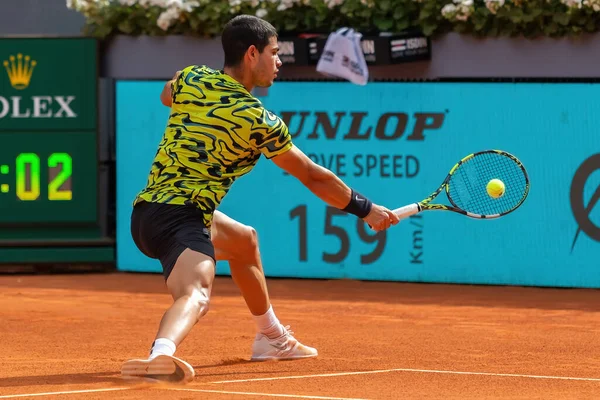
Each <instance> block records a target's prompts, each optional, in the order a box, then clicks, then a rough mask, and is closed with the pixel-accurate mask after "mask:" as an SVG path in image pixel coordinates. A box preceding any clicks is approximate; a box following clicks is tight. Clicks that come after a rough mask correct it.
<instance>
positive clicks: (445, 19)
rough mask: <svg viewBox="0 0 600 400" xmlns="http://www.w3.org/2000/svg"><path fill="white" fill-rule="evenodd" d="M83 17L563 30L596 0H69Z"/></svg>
mask: <svg viewBox="0 0 600 400" xmlns="http://www.w3.org/2000/svg"><path fill="white" fill-rule="evenodd" d="M67 7H69V8H72V9H74V10H76V11H78V12H80V13H82V14H83V15H84V16H85V18H86V25H85V28H84V33H85V34H87V35H90V36H95V37H100V38H106V37H108V36H111V35H116V34H125V35H151V36H164V35H192V36H199V37H214V36H217V35H219V33H220V32H221V29H222V27H223V25H224V24H225V23H226V22H227V21H228V20H229V19H231V18H232V17H233V16H235V15H238V14H253V15H258V16H260V17H262V18H264V19H266V20H268V21H269V22H271V23H272V24H273V25H274V26H275V27H276V28H277V29H278V30H279V32H280V34H281V35H286V34H297V33H312V32H315V33H328V32H331V31H332V30H335V29H337V28H339V27H342V26H349V27H353V28H355V29H357V30H359V31H361V32H363V33H364V34H376V33H378V32H400V31H403V30H406V29H412V28H414V29H418V30H421V31H422V32H423V33H425V34H426V35H430V36H438V35H441V34H444V33H447V32H452V31H454V32H461V33H465V34H471V35H473V36H478V37H485V36H488V37H489V36H492V37H493V36H524V37H528V38H533V37H540V36H549V37H562V36H573V35H578V34H580V33H582V32H596V31H597V30H598V29H599V27H600V0H514V1H510V0H487V1H483V0H450V1H448V0H194V1H191V0H67Z"/></svg>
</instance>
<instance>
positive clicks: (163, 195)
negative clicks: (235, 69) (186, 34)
mask: <svg viewBox="0 0 600 400" xmlns="http://www.w3.org/2000/svg"><path fill="white" fill-rule="evenodd" d="M172 96H173V97H172V102H173V104H172V107H171V114H170V116H169V120H168V122H167V127H166V129H165V133H164V136H163V139H162V141H161V143H160V145H159V147H158V151H157V153H156V156H155V158H154V162H153V163H152V167H151V170H150V175H149V177H148V182H147V184H146V187H145V188H144V189H143V190H142V191H141V192H140V194H139V195H138V196H137V197H136V199H135V201H134V204H137V203H139V202H140V201H142V200H145V201H147V202H154V203H167V204H179V205H194V206H196V207H198V208H200V209H201V210H202V211H203V213H204V223H205V225H206V226H207V227H209V226H210V225H211V222H212V215H213V213H214V211H215V209H216V208H217V207H218V206H219V204H220V203H221V201H222V200H223V198H224V197H225V195H226V194H227V192H228V191H229V189H230V187H231V185H232V184H233V182H234V181H235V180H236V179H237V178H239V177H240V176H242V175H245V174H247V173H248V172H250V171H251V170H252V168H254V166H255V165H256V163H257V162H258V160H259V158H260V156H261V154H264V155H265V157H267V158H272V157H274V156H276V155H279V154H282V153H285V152H286V151H287V150H289V149H290V148H291V147H292V139H291V136H290V134H289V131H288V128H287V126H286V125H285V123H284V122H283V121H282V120H281V119H280V118H279V117H277V116H276V115H274V114H272V113H271V112H269V111H267V110H266V109H265V108H264V107H263V105H262V104H261V102H260V101H259V100H258V99H257V98H255V97H254V96H252V95H251V94H250V93H249V92H248V91H247V90H246V89H245V88H244V86H243V85H242V84H240V83H239V82H237V81H236V80H235V79H233V78H232V77H230V76H228V75H227V74H225V73H223V72H222V71H217V70H213V69H210V68H208V67H206V66H195V65H194V66H189V67H187V68H185V69H184V70H183V71H182V73H181V75H180V76H179V78H178V79H177V80H176V81H175V82H173V86H172Z"/></svg>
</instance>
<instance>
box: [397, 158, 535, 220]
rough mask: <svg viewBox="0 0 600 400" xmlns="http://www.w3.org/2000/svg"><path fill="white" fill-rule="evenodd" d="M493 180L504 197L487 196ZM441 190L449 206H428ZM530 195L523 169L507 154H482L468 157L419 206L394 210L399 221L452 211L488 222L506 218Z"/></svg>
mask: <svg viewBox="0 0 600 400" xmlns="http://www.w3.org/2000/svg"><path fill="white" fill-rule="evenodd" d="M492 179H499V180H501V181H502V182H503V183H504V187H505V189H504V194H503V195H502V196H500V197H497V198H494V197H492V196H490V195H489V194H488V192H487V185H488V183H489V182H490V181H491V180H492ZM442 190H445V191H446V195H447V196H448V200H450V203H451V204H452V205H451V206H450V205H443V204H431V201H432V200H433V199H434V198H435V197H436V196H437V195H438V194H440V192H441V191H442ZM528 194H529V177H528V175H527V171H526V170H525V167H524V166H523V164H522V163H521V161H519V160H518V159H517V157H515V156H513V155H512V154H510V153H507V152H505V151H501V150H485V151H480V152H477V153H473V154H469V155H468V156H466V157H465V158H463V159H462V160H460V161H459V162H458V163H457V164H456V165H455V166H454V167H452V169H451V170H450V172H449V173H448V175H447V176H446V179H444V182H442V184H441V185H440V187H439V188H438V189H437V190H436V191H435V192H433V193H432V194H431V196H429V197H427V198H426V199H425V200H423V201H420V202H418V203H413V204H409V205H406V206H404V207H400V208H397V209H395V210H394V213H396V215H398V217H399V218H400V219H403V218H407V217H409V216H411V215H414V214H417V213H419V212H421V211H427V210H443V211H454V212H457V213H460V214H463V215H466V216H468V217H471V218H479V219H491V218H498V217H501V216H503V215H506V214H508V213H510V212H512V211H514V210H516V209H517V208H519V207H520V206H521V204H523V202H524V201H525V199H526V198H527V195H528Z"/></svg>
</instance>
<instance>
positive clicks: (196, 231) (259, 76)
mask: <svg viewBox="0 0 600 400" xmlns="http://www.w3.org/2000/svg"><path fill="white" fill-rule="evenodd" d="M222 45H223V51H224V54H225V63H224V68H223V70H222V71H219V70H213V69H211V68H208V67H206V66H189V67H187V68H185V69H183V70H182V71H179V72H178V73H177V74H176V75H175V76H174V77H173V79H172V80H170V81H169V82H167V84H166V85H165V87H164V89H163V92H162V93H161V101H162V102H163V104H164V105H165V106H168V107H171V114H170V116H169V119H168V122H167V127H166V129H165V133H164V136H163V139H162V141H161V143H160V145H159V147H158V151H157V153H156V156H155V158H154V162H153V163H152V166H151V169H150V175H149V178H148V181H147V185H146V187H145V188H144V189H143V190H142V191H141V192H140V193H139V195H138V196H137V197H136V199H135V201H134V207H133V212H132V216H131V234H132V236H133V239H134V241H135V243H136V245H137V246H138V248H139V249H140V251H142V252H143V253H144V254H145V255H146V256H148V257H150V258H154V259H158V260H160V263H161V265H162V268H163V272H164V278H165V280H166V285H167V288H168V290H169V292H170V293H171V295H172V297H173V300H174V303H173V304H172V305H171V307H170V308H169V309H168V310H167V311H166V312H165V314H164V316H163V317H162V320H161V322H160V325H159V327H158V332H157V334H156V337H155V340H154V342H153V343H152V347H151V350H150V356H149V358H148V359H135V360H129V361H127V362H125V363H124V364H123V366H122V369H121V372H122V375H123V376H145V377H153V378H156V379H159V380H167V381H189V380H191V379H193V377H194V369H193V368H192V366H190V365H189V364H188V363H187V362H185V361H183V360H181V359H179V358H176V357H174V353H175V350H176V348H177V346H178V345H179V344H180V343H181V342H182V341H183V340H184V338H185V337H186V336H187V335H188V333H189V332H190V330H191V329H192V327H193V326H194V325H195V324H196V323H197V322H198V321H199V319H200V318H201V317H202V316H204V315H205V314H206V312H207V311H208V308H209V300H210V295H211V288H212V284H213V280H214V276H215V262H216V261H217V260H227V261H229V265H230V270H231V276H232V278H233V280H234V282H235V283H236V285H237V286H238V287H239V289H240V291H241V294H242V296H243V297H244V300H245V301H246V304H247V306H248V308H249V310H250V312H251V314H252V315H253V317H254V320H255V322H256V327H257V334H256V337H255V340H254V343H253V346H252V356H251V359H252V360H282V359H301V358H308V357H315V356H317V350H316V349H314V348H312V347H309V346H305V345H303V344H301V343H300V342H299V341H298V340H297V339H296V338H295V337H294V336H293V334H292V332H291V331H290V330H289V327H288V326H283V325H282V324H281V323H280V321H279V320H278V318H277V316H276V315H275V312H274V310H273V307H272V306H271V303H270V299H269V294H268V291H267V284H266V280H265V276H264V272H263V267H262V262H261V256H260V251H259V245H258V239H257V234H256V231H255V230H254V229H253V228H251V227H249V226H246V225H243V224H241V223H239V222H237V221H235V220H233V219H231V218H229V217H228V216H226V215H225V214H223V213H221V212H219V211H217V207H218V206H219V204H220V203H221V201H222V200H223V198H224V196H225V195H226V194H227V192H228V191H229V189H230V188H231V185H232V184H233V183H234V182H235V180H236V179H238V178H239V177H241V176H243V175H245V174H247V173H248V172H250V171H251V170H252V168H253V167H254V166H255V165H256V163H257V162H258V160H259V159H260V157H261V155H264V156H265V157H266V158H267V159H270V160H271V161H273V162H274V163H275V164H276V165H277V166H279V167H280V168H282V169H283V170H285V171H286V172H288V173H289V174H291V175H292V176H294V177H295V178H297V179H298V180H299V181H300V182H302V183H303V184H304V185H305V186H306V187H307V188H308V189H309V190H310V191H312V192H313V193H314V194H315V195H316V196H317V197H319V198H320V199H322V200H323V201H324V202H325V203H327V204H329V205H330V206H332V207H336V208H338V209H341V210H344V211H346V212H348V213H351V214H354V215H356V216H357V217H358V218H361V219H363V220H364V221H365V222H366V223H368V224H369V225H370V226H371V228H372V229H374V230H377V231H379V230H384V229H387V228H389V227H390V226H391V225H394V224H396V223H398V217H397V216H396V215H395V214H394V213H393V212H391V211H390V210H389V209H387V208H385V207H382V206H379V205H376V204H374V203H372V202H371V201H370V200H369V199H368V198H366V197H365V196H363V195H361V194H360V193H358V192H357V191H355V190H354V189H351V188H350V187H348V186H347V185H346V184H344V182H342V181H341V180H340V179H339V178H338V177H337V176H336V175H335V174H334V173H332V172H331V171H329V170H328V169H326V168H323V167H321V166H319V165H318V164H316V163H314V162H312V161H311V160H310V159H309V158H308V157H307V156H306V155H305V154H304V153H303V152H302V151H301V150H300V149H298V148H297V147H295V146H294V144H293V143H292V140H291V137H290V133H289V132H288V128H287V126H286V125H285V123H284V122H283V121H282V120H281V119H280V118H279V117H277V116H276V115H274V114H272V113H271V112H269V111H267V110H266V109H265V108H264V107H263V105H262V104H261V102H260V101H259V100H258V99H257V98H255V97H254V96H253V95H252V94H251V92H252V90H253V88H255V87H269V86H271V85H272V84H273V81H274V80H275V78H276V77H277V72H278V70H279V68H280V67H281V61H280V60H279V57H278V55H277V52H278V45H277V32H276V31H275V29H274V27H273V26H272V25H271V24H269V23H268V22H266V21H264V20H262V19H259V18H257V17H254V16H247V15H242V16H238V17H235V18H233V19H232V20H231V21H230V22H228V23H227V25H226V26H225V27H224V30H223V33H222ZM265 184H268V182H265ZM257 190H260V188H257ZM251 199H252V198H251V195H249V201H250V202H251V201H252V200H251ZM268 207H269V206H268V204H267V205H265V204H257V205H256V212H268Z"/></svg>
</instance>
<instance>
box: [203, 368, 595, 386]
mask: <svg viewBox="0 0 600 400" xmlns="http://www.w3.org/2000/svg"><path fill="white" fill-rule="evenodd" d="M386 372H418V373H427V374H451V375H483V376H497V377H509V378H530V379H555V380H567V381H590V382H600V378H578V377H571V376H550V375H527V374H502V373H495V372H470V371H446V370H436V369H413V368H393V369H380V370H373V371H357V372H337V373H332V374H314V375H292V376H274V377H271V378H251V379H236V380H228V381H216V382H209V383H212V384H217V383H238V382H259V381H278V380H284V379H306V378H324V377H329V376H348V375H365V374H383V373H386Z"/></svg>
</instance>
